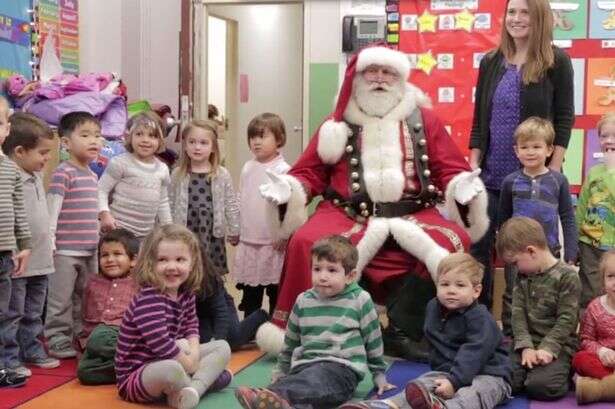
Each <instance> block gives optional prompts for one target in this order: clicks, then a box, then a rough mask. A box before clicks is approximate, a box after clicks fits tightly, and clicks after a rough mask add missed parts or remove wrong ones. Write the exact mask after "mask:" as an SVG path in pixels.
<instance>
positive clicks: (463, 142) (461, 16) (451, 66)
mask: <svg viewBox="0 0 615 409" xmlns="http://www.w3.org/2000/svg"><path fill="white" fill-rule="evenodd" d="M505 4H506V1H505V0H490V1H486V0H483V1H435V0H431V1H430V0H412V1H409V0H408V1H403V0H402V1H400V3H399V7H400V13H401V15H402V17H401V20H402V30H401V31H400V44H399V48H400V50H402V51H404V52H405V53H406V54H408V55H413V56H414V55H416V61H417V63H416V69H414V70H413V71H412V72H411V74H410V81H411V82H413V83H415V84H419V86H420V87H421V89H422V90H423V91H425V92H426V93H427V94H428V96H429V97H430V98H431V100H432V102H433V105H434V109H435V110H436V111H437V112H438V115H439V116H440V117H441V118H447V119H448V120H449V122H450V127H451V136H452V137H453V139H454V140H455V142H456V143H457V145H458V146H459V147H460V148H461V150H462V151H463V153H464V154H466V155H467V153H468V152H467V151H468V139H469V134H470V128H471V123H472V114H473V110H474V105H473V102H472V98H473V91H472V90H473V87H474V86H475V85H476V76H477V68H478V64H479V62H480V59H481V58H482V56H483V55H484V54H485V52H486V51H488V50H490V49H492V48H495V47H496V46H497V43H498V40H499V36H500V30H501V24H502V19H501V16H502V15H503V10H504V8H505ZM406 16H417V17H416V19H415V18H414V17H406ZM496 16H497V17H496ZM415 20H416V29H412V28H414V21H415ZM404 21H406V23H405V24H404ZM404 28H406V30H404Z"/></svg>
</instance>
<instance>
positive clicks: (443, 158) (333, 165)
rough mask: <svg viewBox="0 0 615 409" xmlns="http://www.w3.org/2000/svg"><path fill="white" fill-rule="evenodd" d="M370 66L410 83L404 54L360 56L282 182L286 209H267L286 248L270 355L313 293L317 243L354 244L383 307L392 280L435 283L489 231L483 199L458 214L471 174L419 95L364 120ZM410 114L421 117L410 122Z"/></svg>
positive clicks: (262, 336) (381, 51)
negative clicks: (336, 237)
mask: <svg viewBox="0 0 615 409" xmlns="http://www.w3.org/2000/svg"><path fill="white" fill-rule="evenodd" d="M372 64H379V65H386V66H389V67H392V68H394V69H395V70H397V72H398V73H399V74H400V77H401V78H402V79H405V78H407V76H408V74H409V64H408V60H407V58H406V56H405V55H404V54H402V53H399V52H397V51H393V50H390V49H388V48H384V47H376V48H368V49H365V50H363V51H362V52H361V53H360V54H359V55H358V57H356V58H355V59H354V60H352V61H350V62H349V65H348V68H347V71H346V78H345V81H344V83H343V86H342V89H341V91H340V96H339V97H338V103H337V106H336V111H335V113H334V114H333V115H332V117H331V118H329V119H328V120H327V121H325V123H324V124H322V125H321V127H320V128H319V129H318V131H317V132H316V134H315V135H314V136H313V138H312V140H311V142H310V144H309V145H308V147H307V148H306V149H305V151H304V152H303V154H302V155H301V157H300V158H299V159H298V161H297V162H296V163H295V164H294V166H293V167H292V169H291V170H290V171H289V172H288V174H287V175H284V176H281V177H282V178H284V180H285V181H286V182H287V184H289V185H290V187H291V195H290V199H289V201H288V203H286V204H285V206H283V208H282V209H280V208H278V206H273V205H272V206H271V208H270V211H271V213H270V215H269V217H270V220H271V221H272V223H273V226H272V229H273V231H274V232H275V234H276V235H277V236H278V237H279V238H287V237H290V241H289V243H288V247H287V250H286V260H285V264H284V269H283V272H282V278H281V281H280V289H279V293H278V301H277V305H276V309H275V312H274V316H273V320H272V321H273V324H275V326H277V327H278V329H276V328H275V327H274V326H273V325H266V326H264V327H261V329H260V330H259V333H258V335H257V341H258V343H259V345H260V346H261V348H263V349H265V350H267V351H269V352H276V351H277V350H279V349H278V348H279V347H280V345H281V342H282V339H281V334H282V333H281V332H280V331H279V328H285V326H286V320H287V318H288V315H289V312H290V311H291V309H292V307H293V304H294V302H295V299H296V297H297V296H298V295H299V294H300V293H301V292H302V291H305V290H307V289H309V288H310V287H311V286H312V278H311V259H310V248H311V247H312V244H313V243H314V242H315V241H317V240H318V239H321V238H323V237H325V236H328V235H331V234H341V235H344V236H346V237H348V238H350V240H351V241H352V243H353V244H355V245H356V246H357V249H358V252H359V262H358V265H357V270H358V272H359V274H362V278H364V279H366V281H367V283H368V284H369V291H370V292H371V294H372V296H373V297H374V299H375V301H376V302H383V300H384V298H385V296H386V294H387V293H389V292H390V290H392V288H391V287H390V286H391V285H396V284H397V283H398V280H396V279H398V278H400V277H402V276H404V275H406V274H416V275H418V276H421V277H423V278H425V279H428V278H430V277H432V278H433V277H435V273H436V269H437V265H438V263H439V261H440V260H441V259H442V258H443V257H445V256H446V255H447V254H448V253H449V252H455V251H462V250H464V249H467V248H468V247H469V244H470V241H471V240H472V241H476V240H478V239H479V238H480V237H481V236H482V235H483V234H484V232H485V230H486V227H487V224H488V221H487V217H486V207H487V199H486V195H485V192H484V191H483V192H481V193H479V194H478V196H477V197H476V198H474V200H472V201H471V202H470V203H469V205H468V209H467V210H468V212H467V214H464V215H463V217H462V215H461V214H460V213H459V208H458V206H457V204H456V203H455V199H454V195H455V189H456V185H457V184H458V182H459V181H460V180H462V179H464V178H467V177H468V175H469V173H470V172H471V169H470V167H469V165H468V163H467V161H466V160H465V159H464V157H463V155H462V154H461V152H460V151H459V149H458V148H457V145H456V144H455V143H454V142H453V140H452V139H451V138H450V136H449V135H448V132H447V131H446V130H445V128H444V126H443V124H442V123H441V122H440V120H439V119H438V118H437V117H436V115H435V114H434V113H433V112H432V111H431V110H430V109H427V108H420V107H419V106H418V105H421V104H423V105H425V104H426V102H428V100H427V98H426V97H425V95H424V94H423V93H422V92H421V91H420V90H419V89H418V88H416V87H415V86H413V85H411V84H405V90H404V93H403V97H402V99H401V101H400V102H399V104H397V106H396V107H394V108H393V109H392V110H391V111H389V112H388V113H387V114H386V115H384V116H383V117H382V118H379V117H374V116H370V115H368V114H366V113H364V112H363V111H362V110H361V109H360V108H359V106H358V104H357V102H356V100H355V99H354V98H352V96H351V94H352V81H353V78H354V76H355V75H356V72H360V71H362V70H363V69H364V68H365V67H367V66H368V65H372ZM415 109H419V110H420V115H418V116H417V114H416V113H414V115H412V114H413V112H414V111H415ZM421 117H422V118H421ZM408 118H412V120H411V121H410V123H408ZM417 118H419V119H417ZM421 119H422V120H421ZM353 130H354V131H355V133H356V134H355V133H353ZM421 130H423V132H424V133H423V134H421V132H420V131H421ZM417 131H419V132H417ZM417 138H418V139H417ZM478 183H480V182H478ZM425 184H427V186H425ZM419 192H423V193H430V194H431V195H429V194H428V195H427V196H422V197H421V196H420V195H419V196H417V195H418V194H419ZM318 195H323V196H325V200H324V201H323V202H321V203H320V204H319V205H318V207H317V208H316V210H315V213H314V214H313V215H312V216H311V217H310V218H309V220H307V215H306V204H307V203H308V199H310V198H312V197H315V196H318ZM425 197H428V199H427V200H425ZM429 198H431V199H429ZM438 199H440V200H438ZM417 202H420V203H417ZM436 202H440V203H439V205H438V206H437V207H436V206H435V204H436ZM443 214H446V217H444V216H443ZM280 216H282V217H280ZM306 220H307V221H306ZM276 332H277V333H276Z"/></svg>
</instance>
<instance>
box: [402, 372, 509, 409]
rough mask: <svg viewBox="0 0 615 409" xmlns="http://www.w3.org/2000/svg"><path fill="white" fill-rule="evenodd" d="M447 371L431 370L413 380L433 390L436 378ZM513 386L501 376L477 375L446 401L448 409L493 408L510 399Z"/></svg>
mask: <svg viewBox="0 0 615 409" xmlns="http://www.w3.org/2000/svg"><path fill="white" fill-rule="evenodd" d="M447 375H448V374H447V373H446V372H438V371H431V372H427V373H426V374H424V375H421V376H420V377H419V378H417V379H415V380H414V381H413V382H415V383H420V384H421V385H423V386H424V387H425V388H426V389H427V390H429V391H430V392H433V391H434V389H435V388H436V383H435V380H436V379H439V378H446V376H447ZM510 391H511V387H510V385H509V384H508V382H506V380H504V378H501V377H499V376H491V375H477V376H476V377H474V379H473V380H472V384H471V385H468V386H464V387H462V388H459V389H458V390H457V391H456V392H455V395H453V397H452V398H450V399H447V400H446V401H445V403H446V407H447V408H448V409H462V408H476V409H491V408H495V407H496V406H497V405H499V404H501V403H503V402H505V401H506V400H507V399H509V398H510V397H511V396H510Z"/></svg>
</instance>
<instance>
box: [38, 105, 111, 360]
mask: <svg viewBox="0 0 615 409" xmlns="http://www.w3.org/2000/svg"><path fill="white" fill-rule="evenodd" d="M58 133H59V134H60V137H61V140H62V144H63V145H64V147H65V148H66V149H67V150H68V153H69V155H70V156H69V159H68V160H66V161H64V162H62V163H60V165H59V166H58V167H57V168H56V170H55V171H54V172H53V176H52V178H51V183H50V184H49V191H48V192H47V205H48V208H49V218H50V226H51V236H52V240H53V241H54V243H53V244H54V249H55V255H54V266H55V273H54V274H52V275H51V276H50V278H49V296H48V300H47V318H46V320H45V337H46V338H47V342H48V346H49V355H51V356H53V357H55V358H71V357H74V356H76V355H77V351H76V350H75V348H74V347H73V338H74V336H75V335H76V334H79V332H81V320H80V319H79V317H81V299H82V295H83V289H84V287H85V282H86V281H87V279H88V277H89V276H90V275H92V274H96V272H97V270H98V262H97V259H96V246H97V245H98V180H97V178H96V175H95V174H94V172H92V171H91V170H90V168H89V164H90V162H92V161H94V160H95V159H96V158H97V157H98V154H99V152H100V149H101V147H102V137H101V135H100V124H99V122H98V120H97V119H96V117H94V116H93V115H91V114H90V113H88V112H71V113H69V114H66V115H64V116H63V117H62V119H60V126H59V127H58ZM74 317H75V318H77V319H74Z"/></svg>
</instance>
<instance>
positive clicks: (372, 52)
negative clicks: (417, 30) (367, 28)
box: [356, 47, 410, 81]
mask: <svg viewBox="0 0 615 409" xmlns="http://www.w3.org/2000/svg"><path fill="white" fill-rule="evenodd" d="M370 65H385V66H387V67H392V68H393V69H395V71H397V73H398V74H399V76H400V77H401V79H402V81H405V80H406V78H408V75H409V74H410V61H408V57H407V56H406V54H404V53H402V52H400V51H395V50H391V49H390V48H387V47H368V48H365V49H363V50H362V51H361V52H360V53H359V56H358V59H357V68H356V69H357V72H361V71H363V70H364V69H365V68H367V67H368V66H370Z"/></svg>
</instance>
